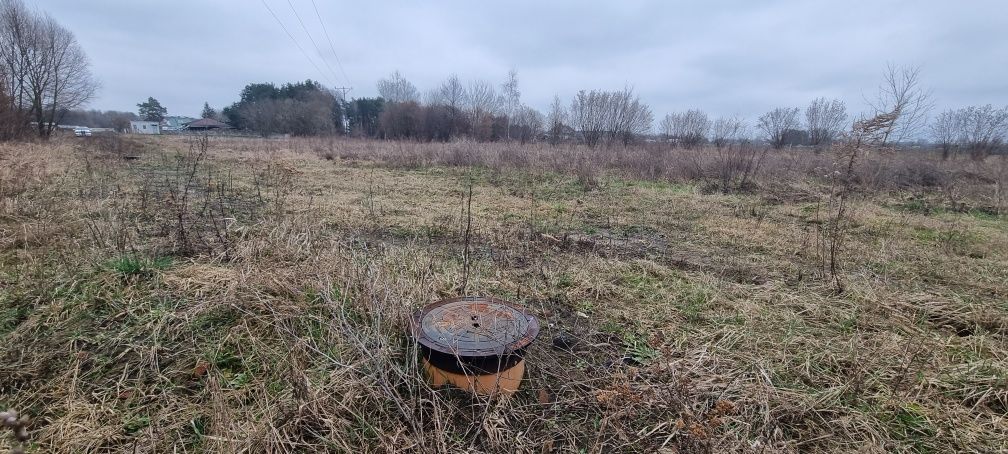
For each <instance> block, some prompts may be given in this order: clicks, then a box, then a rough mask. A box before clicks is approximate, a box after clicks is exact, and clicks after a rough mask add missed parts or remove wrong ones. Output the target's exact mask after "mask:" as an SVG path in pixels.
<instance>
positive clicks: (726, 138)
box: [711, 117, 749, 148]
mask: <svg viewBox="0 0 1008 454" xmlns="http://www.w3.org/2000/svg"><path fill="white" fill-rule="evenodd" d="M748 136H749V126H748V125H747V124H746V121H745V119H743V118H741V117H719V118H718V119H717V120H714V123H713V126H712V127H711V143H712V144H714V146H715V147H719V148H720V147H723V146H725V145H727V144H729V143H734V142H739V141H743V140H747V139H748Z"/></svg>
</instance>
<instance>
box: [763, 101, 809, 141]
mask: <svg viewBox="0 0 1008 454" xmlns="http://www.w3.org/2000/svg"><path fill="white" fill-rule="evenodd" d="M798 125H799V123H798V108H797V107H778V108H776V109H774V110H771V111H769V112H767V113H765V114H763V115H762V116H761V117H759V122H758V123H757V127H758V128H759V129H760V131H762V132H763V135H764V138H766V140H767V142H770V145H771V146H773V147H774V148H777V149H780V148H782V147H783V146H784V145H785V144H787V143H788V137H787V134H788V132H789V131H793V130H795V129H796V128H797V127H798Z"/></svg>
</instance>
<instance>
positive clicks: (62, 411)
mask: <svg viewBox="0 0 1008 454" xmlns="http://www.w3.org/2000/svg"><path fill="white" fill-rule="evenodd" d="M106 147H111V148H114V149H115V150H118V151H114V152H110V151H107V150H106ZM619 150H620V151H619V152H605V153H604V152H602V150H597V149H592V148H587V147H584V148H583V147H578V146H559V147H550V146H545V145H542V146H540V145H526V146H517V145H513V144H494V145H492V146H487V145H479V146H476V145H474V144H470V143H465V142H462V143H448V144H418V143H376V142H366V141H356V140H319V139H296V140H265V139H202V140H197V141H192V140H186V139H182V138H177V137H161V138H148V139H145V141H132V140H131V141H127V142H121V143H108V144H106V143H105V142H103V141H100V140H93V141H84V142H81V141H73V142H69V141H67V142H60V141H57V142H54V143H51V144H48V145H46V146H42V145H35V144H17V145H3V146H0V162H2V163H3V164H4V165H2V166H0V283H2V284H3V285H2V286H0V405H2V406H4V407H5V408H6V407H10V408H13V409H15V410H17V411H18V412H19V414H21V415H29V416H31V417H32V422H31V423H30V424H28V425H27V427H26V431H27V432H28V433H27V435H29V437H27V439H28V446H27V448H28V450H29V451H30V452H80V451H95V450H103V451H113V452H121V451H128V452H132V451H133V450H137V451H138V452H142V451H148V452H150V451H157V452H162V451H173V450H176V451H221V450H247V451H275V450H283V451H301V452H325V451H341V450H346V451H351V450H354V451H395V452H402V451H423V452H447V451H498V452H500V451H507V452H515V451H518V452H532V451H534V452H543V451H546V452H661V451H662V450H666V451H669V450H674V451H676V452H725V451H739V452H751V451H760V450H768V451H803V452H804V451H818V452H837V451H849V452H854V451H857V452H863V451H865V450H876V451H911V452H928V451H930V452H935V451H960V452H961V451H976V452H996V451H1000V450H1004V449H1006V446H1005V444H1004V443H1005V441H1004V440H1006V439H1008V428H1006V427H1005V426H1004V424H1003V421H1002V418H1001V415H1003V414H1004V412H1005V411H1006V408H1008V392H1006V391H1005V389H1006V387H1005V385H1006V383H1008V364H1006V363H1005V361H1004V358H1005V357H1008V352H1006V350H1005V347H1004V346H1005V345H1006V342H1005V340H1006V339H1005V335H1006V330H1008V306H1006V305H1005V304H1004V303H1003V302H1004V301H1008V289H1006V287H1005V285H1004V283H1005V282H1006V281H1008V274H1006V271H1005V270H1008V267H1006V266H1005V263H1006V260H1008V259H1006V258H1008V236H1006V231H1008V230H1006V222H1008V221H1006V220H1005V218H1004V217H1003V215H998V214H996V213H999V212H1000V213H1003V211H1004V209H1005V207H1004V205H1002V204H1000V203H1002V202H998V200H999V199H998V198H997V194H998V190H999V189H998V188H999V186H998V185H999V184H1000V183H995V182H1000V181H1004V178H1005V175H1004V173H999V172H1000V170H999V169H1004V168H1005V167H1004V166H1001V165H1000V163H1001V161H1000V160H1001V159H1002V158H1000V157H989V158H987V159H986V160H985V161H976V160H973V159H959V158H955V157H953V158H951V159H950V160H949V161H947V162H942V160H941V156H940V155H939V154H934V155H922V154H910V153H906V152H899V151H894V150H882V149H878V148H872V147H868V148H865V149H863V150H862V151H861V152H859V155H858V158H857V159H856V160H853V161H842V162H843V163H844V164H847V163H848V162H852V165H851V171H850V172H849V173H847V174H844V176H843V177H842V179H839V180H836V181H837V182H838V184H849V188H848V190H846V191H845V192H843V194H845V197H849V198H847V199H846V201H845V202H844V203H846V204H849V205H848V207H850V208H856V209H845V210H844V214H843V216H842V219H843V225H844V230H843V232H844V240H843V248H842V251H843V252H844V254H843V257H844V261H843V266H841V267H837V268H836V270H835V273H836V275H837V276H836V278H839V280H840V282H843V292H840V293H838V292H837V291H836V290H837V289H836V285H835V281H834V276H831V275H830V274H829V273H826V274H823V273H821V270H822V262H821V260H822V256H821V252H820V251H819V249H818V248H817V247H816V241H815V238H816V235H817V233H816V232H817V231H818V229H820V228H822V226H825V225H828V224H823V222H824V220H825V219H827V218H828V217H830V216H835V214H836V212H835V211H833V210H834V209H836V206H835V205H832V204H831V203H828V202H826V201H828V200H829V197H830V194H833V193H834V190H831V189H830V187H831V185H833V182H834V181H835V180H834V177H833V176H832V175H833V174H832V169H833V167H832V162H833V161H836V160H838V158H840V157H843V156H848V155H845V154H843V153H847V151H844V150H843V149H838V150H837V151H833V150H831V151H827V152H823V153H821V154H815V153H799V152H796V151H791V150H766V149H763V148H755V150H756V151H757V152H758V154H757V155H756V156H755V157H753V158H751V159H752V161H753V164H752V165H749V164H747V163H748V162H750V158H749V156H751V155H750V154H749V153H751V151H749V150H748V149H739V152H740V153H741V154H740V155H738V156H739V157H738V158H736V157H733V156H731V155H725V156H723V157H719V155H718V154H717V153H718V152H716V151H715V150H707V152H706V153H694V152H692V151H689V150H677V151H674V152H668V151H667V150H666V149H664V148H659V147H657V146H656V147H655V148H653V149H652V148H649V147H629V148H626V149H623V148H620V149H619ZM726 150H729V151H726V152H727V153H734V151H730V150H734V149H732V148H726ZM838 152H839V153H840V154H834V153H838ZM570 156H580V158H579V159H581V160H582V163H577V162H571V161H572V160H571V159H570ZM756 162H758V163H759V165H756V164H755V163H756ZM726 163H727V164H730V168H732V169H735V168H739V169H742V170H740V171H739V172H742V173H740V174H735V175H736V176H732V177H731V178H728V179H725V177H724V172H725V171H724V170H723V169H722V168H721V166H723V165H726ZM586 169H590V170H586ZM745 169H750V170H745ZM826 169H829V170H826ZM585 175H587V176H588V177H589V178H590V179H591V182H592V183H591V184H585V181H586V180H584V179H583V177H584V176H585ZM726 181H727V182H728V183H725V182H726ZM470 184H471V196H470ZM949 188H954V190H953V189H949ZM950 193H952V194H953V196H951V197H950V195H949V194H950ZM852 195H853V196H852ZM470 204H471V205H470ZM817 206H819V208H818V209H817ZM828 207H832V208H828ZM978 210H983V211H978ZM817 211H818V212H820V213H821V214H820V215H819V216H821V217H819V218H818V220H817V214H816V213H817ZM974 212H982V213H988V212H990V213H994V214H990V215H983V216H978V215H972V214H970V213H974ZM831 213H832V214H831ZM180 220H181V221H180ZM463 283H464V284H463ZM463 287H466V288H468V291H469V292H473V293H485V294H493V295H499V296H504V297H507V298H510V299H512V300H515V301H516V302H519V303H521V304H524V305H526V306H528V307H530V308H531V309H532V310H533V311H534V312H535V313H536V315H537V316H539V317H540V319H541V320H542V322H543V323H542V325H543V327H544V329H543V332H542V335H541V338H540V340H538V341H537V342H535V343H534V344H533V347H532V350H531V351H530V352H529V354H528V356H527V360H528V367H529V368H528V372H527V381H526V382H525V383H524V384H523V387H522V390H521V391H520V392H519V393H518V394H517V395H515V396H514V397H513V398H511V399H489V400H486V399H481V398H474V397H471V396H469V395H466V394H464V393H462V392H459V391H455V390H451V389H431V387H430V386H429V385H428V384H427V382H426V381H425V379H424V377H423V375H422V372H421V371H420V370H419V369H418V367H417V362H416V358H417V352H416V349H415V347H414V346H413V343H412V342H411V341H410V340H409V338H408V335H407V333H408V330H407V326H408V325H407V323H408V317H409V314H411V313H412V311H413V310H415V309H416V308H418V307H420V306H422V305H423V304H426V303H428V302H431V301H433V300H435V299H438V298H441V297H445V296H450V295H456V294H458V293H459V292H461V291H463V290H462V288H463ZM558 339H559V340H558ZM5 443H9V441H8V440H6V439H0V449H3V448H7V447H8V446H10V445H9V444H5Z"/></svg>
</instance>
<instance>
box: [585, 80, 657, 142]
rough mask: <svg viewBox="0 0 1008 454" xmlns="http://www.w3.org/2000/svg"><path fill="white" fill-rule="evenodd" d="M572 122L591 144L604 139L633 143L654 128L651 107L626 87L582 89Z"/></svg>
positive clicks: (606, 140)
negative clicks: (618, 89) (611, 90)
mask: <svg viewBox="0 0 1008 454" xmlns="http://www.w3.org/2000/svg"><path fill="white" fill-rule="evenodd" d="M569 115H570V122H571V125H572V126H573V127H574V128H575V129H576V130H577V132H579V133H580V134H581V139H582V140H583V141H584V143H585V144H586V145H588V146H590V147H595V146H598V145H599V144H600V143H602V142H603V141H604V142H605V143H607V144H610V145H611V144H614V143H622V144H623V145H624V146H625V145H629V144H630V143H631V142H632V141H633V140H635V139H636V138H637V137H638V136H639V135H641V134H645V133H647V132H649V131H650V130H651V123H652V121H653V119H654V117H653V116H652V114H651V109H650V108H649V107H648V106H647V105H646V104H644V103H642V102H641V101H640V99H639V98H638V97H637V96H636V95H634V94H633V90H631V89H629V88H625V89H623V90H622V91H614V92H608V91H599V90H591V91H585V90H581V91H579V92H578V94H577V96H575V98H574V101H573V102H572V103H571V107H570V112H569Z"/></svg>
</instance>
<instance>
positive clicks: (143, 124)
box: [130, 121, 161, 134]
mask: <svg viewBox="0 0 1008 454" xmlns="http://www.w3.org/2000/svg"><path fill="white" fill-rule="evenodd" d="M130 132H132V133H133V134H161V123H159V122H156V121H131V122H130Z"/></svg>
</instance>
